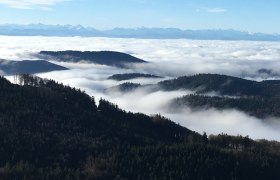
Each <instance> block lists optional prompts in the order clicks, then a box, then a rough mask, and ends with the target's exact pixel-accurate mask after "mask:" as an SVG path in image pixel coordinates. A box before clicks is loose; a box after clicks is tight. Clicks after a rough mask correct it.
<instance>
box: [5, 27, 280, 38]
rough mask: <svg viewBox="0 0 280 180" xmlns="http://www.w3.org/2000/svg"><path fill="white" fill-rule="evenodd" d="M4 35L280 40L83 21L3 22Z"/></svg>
mask: <svg viewBox="0 0 280 180" xmlns="http://www.w3.org/2000/svg"><path fill="white" fill-rule="evenodd" d="M0 35H9V36H83V37H116V38H146V39H182V38H183V39H199V40H252V41H280V35H279V34H263V33H248V32H242V31H237V30H231V29H229V30H220V29H214V30H181V29H176V28H145V27H142V28H115V29H111V30H97V29H94V28H91V27H83V26H81V25H77V26H71V25H44V24H29V25H16V24H5V25H0Z"/></svg>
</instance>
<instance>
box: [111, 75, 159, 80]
mask: <svg viewBox="0 0 280 180" xmlns="http://www.w3.org/2000/svg"><path fill="white" fill-rule="evenodd" d="M136 78H162V77H160V76H155V75H152V74H142V73H126V74H114V75H112V76H110V77H108V79H112V80H116V81H125V80H130V79H136Z"/></svg>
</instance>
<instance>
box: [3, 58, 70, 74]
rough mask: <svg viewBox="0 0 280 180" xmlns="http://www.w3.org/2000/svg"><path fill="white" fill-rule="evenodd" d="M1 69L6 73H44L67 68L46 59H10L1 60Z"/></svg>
mask: <svg viewBox="0 0 280 180" xmlns="http://www.w3.org/2000/svg"><path fill="white" fill-rule="evenodd" d="M0 70H1V71H3V72H4V73H5V74H15V73H19V74H21V73H28V74H34V73H42V72H50V71H60V70H67V68H65V67H63V66H59V65H56V64H53V63H50V62H48V61H44V60H23V61H8V60H0Z"/></svg>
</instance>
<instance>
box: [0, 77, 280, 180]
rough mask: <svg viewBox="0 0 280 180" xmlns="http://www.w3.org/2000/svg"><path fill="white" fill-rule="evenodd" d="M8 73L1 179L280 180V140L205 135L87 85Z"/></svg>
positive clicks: (1, 115) (0, 83) (1, 112)
mask: <svg viewBox="0 0 280 180" xmlns="http://www.w3.org/2000/svg"><path fill="white" fill-rule="evenodd" d="M18 78H19V82H21V84H22V86H20V85H14V84H11V83H10V82H9V81H7V80H6V79H5V78H2V77H0V99H1V101H0V124H1V126H0V135H1V136H0V138H1V140H0V154H1V158H0V179H29V180H32V179H36V180H37V179H279V178H280V174H279V169H280V153H279V152H280V151H279V150H280V144H279V143H277V142H268V141H259V142H255V141H252V140H251V139H249V138H248V137H241V136H238V137H232V136H227V135H224V134H222V135H218V136H210V137H209V138H207V136H206V135H205V134H204V135H203V136H201V135H199V134H197V133H195V132H193V131H190V130H188V129H187V128H183V127H181V126H179V125H177V124H175V123H173V122H171V121H170V120H168V119H166V118H164V117H162V116H160V115H155V116H152V117H150V116H146V115H144V114H140V113H137V114H133V113H130V112H126V111H124V110H121V109H119V108H118V107H117V105H114V104H112V103H110V102H108V101H106V100H100V102H99V105H98V106H97V105H96V103H95V101H94V98H93V97H90V96H88V95H86V94H85V93H84V92H82V91H80V90H77V89H75V88H71V87H68V86H64V85H62V84H58V83H56V82H54V81H52V80H43V79H40V78H37V77H33V76H29V75H22V76H20V77H18Z"/></svg>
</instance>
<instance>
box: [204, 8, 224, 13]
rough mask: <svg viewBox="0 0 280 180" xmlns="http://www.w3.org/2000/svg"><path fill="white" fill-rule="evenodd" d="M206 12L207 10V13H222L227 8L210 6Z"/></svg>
mask: <svg viewBox="0 0 280 180" xmlns="http://www.w3.org/2000/svg"><path fill="white" fill-rule="evenodd" d="M207 12H209V13H224V12H227V10H226V9H223V8H212V9H208V10H207Z"/></svg>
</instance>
